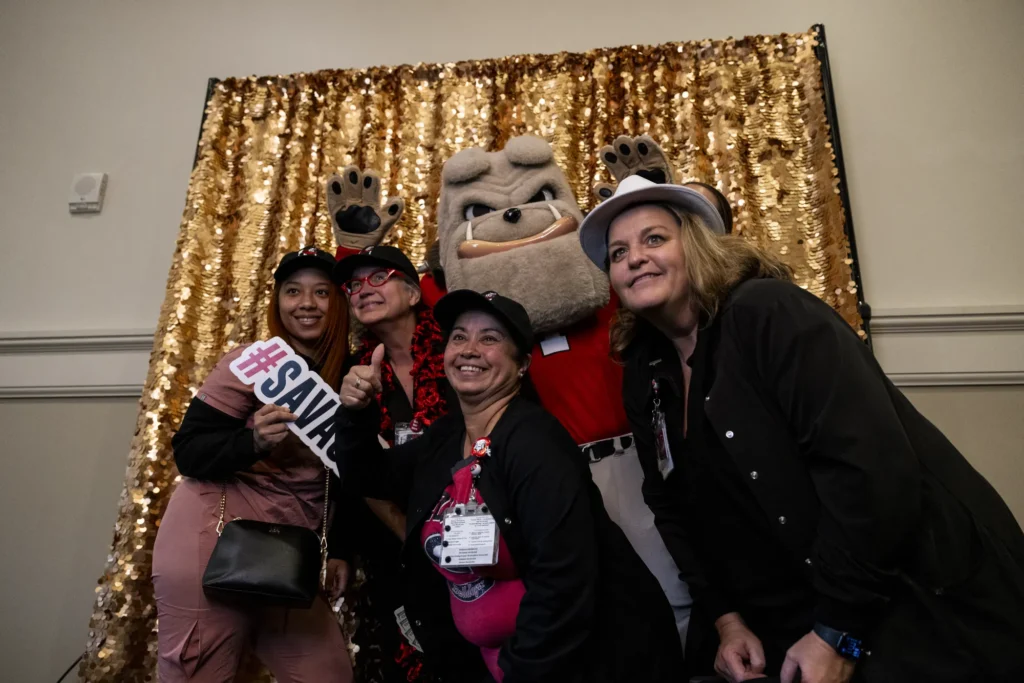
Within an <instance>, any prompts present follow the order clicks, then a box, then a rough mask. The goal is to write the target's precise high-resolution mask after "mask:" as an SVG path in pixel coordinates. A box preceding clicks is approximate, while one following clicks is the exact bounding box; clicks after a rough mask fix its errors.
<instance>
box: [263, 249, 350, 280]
mask: <svg viewBox="0 0 1024 683" xmlns="http://www.w3.org/2000/svg"><path fill="white" fill-rule="evenodd" d="M334 264H335V261H334V257H333V256H331V255H330V254H328V253H327V252H326V251H323V250H321V249H317V248H316V247H303V248H302V249H299V250H298V251H290V252H288V253H287V254H285V255H284V256H283V257H282V258H281V263H279V264H277V270H275V271H274V280H275V281H277V282H284V279H285V278H287V277H288V276H289V275H292V274H293V273H295V272H297V271H300V270H302V269H304V268H316V269H317V270H320V271H323V272H324V273H327V277H330V276H331V273H332V272H334Z"/></svg>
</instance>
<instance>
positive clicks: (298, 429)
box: [230, 337, 380, 474]
mask: <svg viewBox="0 0 1024 683" xmlns="http://www.w3.org/2000/svg"><path fill="white" fill-rule="evenodd" d="M230 367H231V371H232V372H233V373H234V374H235V377H237V378H238V379H239V380H241V381H242V382H243V383H244V384H247V385H249V386H251V387H252V388H253V393H255V394H256V398H258V399H259V400H260V401H262V402H263V403H265V404H267V405H265V406H264V407H263V408H260V409H259V410H258V411H257V412H256V415H255V416H254V418H253V442H254V444H255V446H256V447H257V448H258V449H260V450H261V451H263V450H269V449H270V448H272V447H273V446H274V445H276V444H277V443H279V442H281V441H282V440H283V439H284V437H285V435H286V434H287V433H288V432H289V431H291V432H292V433H294V434H295V435H296V436H298V437H299V439H300V440H301V441H302V443H304V444H306V446H308V447H309V449H310V450H311V451H313V453H315V454H316V455H317V457H319V458H320V460H321V461H322V462H323V463H324V465H326V466H327V467H328V468H330V470H331V471H332V472H334V473H335V474H338V465H337V463H335V462H334V419H333V417H334V411H335V410H337V408H338V395H337V394H336V393H334V390H333V389H331V387H330V386H329V385H328V384H327V383H326V382H324V380H323V378H321V377H320V375H318V374H316V373H315V372H312V371H311V370H310V369H309V366H308V365H306V361H305V359H304V358H302V356H299V355H298V354H296V353H295V351H294V350H293V349H292V348H291V347H290V346H288V343H287V342H286V341H285V340H283V339H281V338H280V337H274V338H273V339H271V340H269V341H265V342H263V341H259V342H256V343H254V344H252V345H250V346H249V348H248V349H247V350H246V352H245V353H243V354H242V355H240V356H239V357H238V358H236V359H235V360H234V361H232V363H231V366H230ZM377 367H378V372H379V368H380V364H379V363H378V364H377ZM379 382H380V380H379V375H378V384H379Z"/></svg>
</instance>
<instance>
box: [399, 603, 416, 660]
mask: <svg viewBox="0 0 1024 683" xmlns="http://www.w3.org/2000/svg"><path fill="white" fill-rule="evenodd" d="M395 621H397V622H398V628H399V629H401V631H402V635H403V636H404V637H405V639H406V640H407V641H409V644H410V645H412V646H413V647H414V648H416V649H417V650H419V651H420V652H423V646H422V645H420V641H418V640H416V634H415V633H413V632H412V624H410V623H409V617H408V616H406V614H405V605H402V606H401V607H399V608H398V609H396V610H395Z"/></svg>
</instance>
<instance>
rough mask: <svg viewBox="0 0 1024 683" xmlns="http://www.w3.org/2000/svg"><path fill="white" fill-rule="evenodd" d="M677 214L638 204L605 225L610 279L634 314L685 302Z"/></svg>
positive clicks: (686, 293)
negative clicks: (608, 225)
mask: <svg viewBox="0 0 1024 683" xmlns="http://www.w3.org/2000/svg"><path fill="white" fill-rule="evenodd" d="M681 232H682V230H681V229H680V227H679V219H678V218H676V216H675V215H673V214H672V212H670V211H669V210H668V209H665V208H663V207H661V206H657V205H655V204H642V205H640V206H635V207H633V208H630V209H627V210H626V211H623V212H622V213H621V214H619V215H618V216H617V217H616V218H615V220H613V221H612V223H611V226H610V227H609V228H608V264H609V265H608V278H609V279H610V280H611V283H612V288H613V289H614V290H615V293H616V294H617V295H618V296H619V300H620V301H622V305H623V306H625V307H626V308H627V309H629V310H630V311H633V312H634V313H638V314H641V315H643V314H645V313H651V312H653V311H656V310H659V309H662V308H664V307H666V306H672V305H676V304H685V303H686V302H687V301H688V299H689V295H690V277H689V274H688V272H687V269H686V255H685V254H684V253H683V242H682V237H681Z"/></svg>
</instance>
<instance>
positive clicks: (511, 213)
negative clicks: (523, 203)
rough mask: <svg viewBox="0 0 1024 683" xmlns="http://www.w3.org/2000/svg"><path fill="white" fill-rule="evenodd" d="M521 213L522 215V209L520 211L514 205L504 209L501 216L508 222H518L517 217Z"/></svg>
mask: <svg viewBox="0 0 1024 683" xmlns="http://www.w3.org/2000/svg"><path fill="white" fill-rule="evenodd" d="M522 215H523V212H522V211H520V210H519V209H517V208H515V207H512V208H511V209H509V210H508V211H506V212H505V213H504V215H502V218H504V219H505V220H506V221H508V222H509V223H518V222H519V219H520V218H521V217H522Z"/></svg>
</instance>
